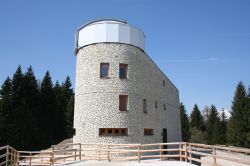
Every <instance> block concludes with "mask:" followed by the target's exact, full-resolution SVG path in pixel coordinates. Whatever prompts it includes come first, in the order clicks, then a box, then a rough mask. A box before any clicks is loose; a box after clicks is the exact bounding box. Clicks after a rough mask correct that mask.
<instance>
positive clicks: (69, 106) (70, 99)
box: [62, 76, 74, 138]
mask: <svg viewBox="0 0 250 166" xmlns="http://www.w3.org/2000/svg"><path fill="white" fill-rule="evenodd" d="M62 87H63V91H64V96H65V97H66V109H65V112H64V117H65V131H66V133H65V134H66V135H65V137H66V138H71V137H72V136H73V133H72V130H73V116H74V92H73V89H72V83H71V81H70V78H69V76H67V77H66V79H65V81H64V82H63V85H62Z"/></svg>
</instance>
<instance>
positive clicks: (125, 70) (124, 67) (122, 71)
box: [119, 63, 128, 79]
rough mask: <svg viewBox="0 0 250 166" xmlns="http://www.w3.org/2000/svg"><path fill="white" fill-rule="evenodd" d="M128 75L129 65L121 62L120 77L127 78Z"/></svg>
mask: <svg viewBox="0 0 250 166" xmlns="http://www.w3.org/2000/svg"><path fill="white" fill-rule="evenodd" d="M127 75H128V65H127V64H123V63H120V64H119V78H121V79H127Z"/></svg>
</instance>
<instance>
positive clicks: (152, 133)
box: [144, 129, 154, 135]
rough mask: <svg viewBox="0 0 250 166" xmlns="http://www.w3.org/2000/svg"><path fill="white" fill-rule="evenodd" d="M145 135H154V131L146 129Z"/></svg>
mask: <svg viewBox="0 0 250 166" xmlns="http://www.w3.org/2000/svg"><path fill="white" fill-rule="evenodd" d="M144 135H154V130H153V129H144Z"/></svg>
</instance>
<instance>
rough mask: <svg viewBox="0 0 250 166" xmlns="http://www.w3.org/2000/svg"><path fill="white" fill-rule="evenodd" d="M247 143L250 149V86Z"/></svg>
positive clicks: (248, 93) (249, 90)
mask: <svg viewBox="0 0 250 166" xmlns="http://www.w3.org/2000/svg"><path fill="white" fill-rule="evenodd" d="M246 108H247V117H248V118H247V141H246V147H250V86H249V88H248V92H247V106H246Z"/></svg>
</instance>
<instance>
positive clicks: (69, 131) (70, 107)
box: [65, 95, 75, 138]
mask: <svg viewBox="0 0 250 166" xmlns="http://www.w3.org/2000/svg"><path fill="white" fill-rule="evenodd" d="M74 100H75V99H74V95H72V96H71V97H70V99H69V101H68V104H67V108H66V113H65V119H66V138H72V137H73V134H74V133H73V119H74Z"/></svg>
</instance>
